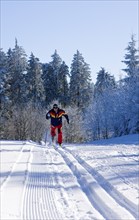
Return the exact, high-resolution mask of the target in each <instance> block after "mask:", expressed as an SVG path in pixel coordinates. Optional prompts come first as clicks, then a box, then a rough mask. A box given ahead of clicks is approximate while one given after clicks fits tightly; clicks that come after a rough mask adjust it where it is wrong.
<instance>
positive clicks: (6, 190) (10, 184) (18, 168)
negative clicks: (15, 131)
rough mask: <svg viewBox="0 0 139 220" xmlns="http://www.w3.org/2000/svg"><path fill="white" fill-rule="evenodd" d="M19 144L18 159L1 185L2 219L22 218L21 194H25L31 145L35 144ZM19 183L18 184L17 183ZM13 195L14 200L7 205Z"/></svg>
mask: <svg viewBox="0 0 139 220" xmlns="http://www.w3.org/2000/svg"><path fill="white" fill-rule="evenodd" d="M18 145H20V146H21V148H20V150H17V153H18V154H17V155H16V156H17V159H16V161H15V162H14V163H13V165H12V167H11V171H10V172H8V173H7V176H6V178H5V179H4V181H3V182H2V185H1V201H2V203H1V210H2V213H1V219H11V220H13V219H20V217H21V207H22V198H23V197H22V196H21V195H23V187H24V183H25V180H26V175H27V164H28V161H29V158H30V154H29V152H31V147H33V146H29V145H26V144H25V143H24V142H22V143H20V144H18ZM9 146H10V145H9ZM9 152H10V151H9ZM15 177H16V180H15ZM17 183H18V186H17V185H16V184H17ZM15 194H16V197H15ZM12 197H13V200H14V202H13V203H12V204H11V205H10V206H8V207H7V201H10V200H11V198H12ZM17 206H18V208H17ZM19 210H20V211H19Z"/></svg>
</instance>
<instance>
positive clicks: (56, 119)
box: [46, 104, 69, 146]
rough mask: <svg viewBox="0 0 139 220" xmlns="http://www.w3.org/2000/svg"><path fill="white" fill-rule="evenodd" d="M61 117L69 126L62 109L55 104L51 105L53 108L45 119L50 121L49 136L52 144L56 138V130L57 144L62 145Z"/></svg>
mask: <svg viewBox="0 0 139 220" xmlns="http://www.w3.org/2000/svg"><path fill="white" fill-rule="evenodd" d="M62 116H64V117H65V118H66V120H67V123H68V124H69V117H68V115H67V114H66V113H65V111H64V110H63V109H60V108H59V107H58V105H57V104H54V105H53V108H52V109H51V110H50V111H49V112H48V113H47V114H46V119H51V136H52V142H53V141H54V137H55V136H56V130H58V144H59V145H60V146H61V144H62Z"/></svg>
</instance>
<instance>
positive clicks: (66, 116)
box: [63, 113, 69, 124]
mask: <svg viewBox="0 0 139 220" xmlns="http://www.w3.org/2000/svg"><path fill="white" fill-rule="evenodd" d="M63 116H64V117H65V118H66V120H67V123H68V124H69V117H68V115H67V114H66V113H65V114H64V115H63Z"/></svg>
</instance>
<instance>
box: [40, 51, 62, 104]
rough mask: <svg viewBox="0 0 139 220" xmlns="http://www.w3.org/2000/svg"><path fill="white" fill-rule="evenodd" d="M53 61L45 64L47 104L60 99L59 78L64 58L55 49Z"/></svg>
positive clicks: (44, 76) (44, 79) (44, 78)
mask: <svg viewBox="0 0 139 220" xmlns="http://www.w3.org/2000/svg"><path fill="white" fill-rule="evenodd" d="M51 57H52V61H51V62H50V63H48V64H44V65H43V68H42V69H43V76H42V78H43V84H44V89H45V106H47V105H49V104H50V103H51V102H52V101H53V100H57V99H58V86H59V85H58V78H59V69H60V66H61V64H62V59H61V58H60V56H59V55H58V53H57V51H56V50H55V52H54V54H53V55H52V56H51Z"/></svg>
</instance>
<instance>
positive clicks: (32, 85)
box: [26, 53, 44, 106]
mask: <svg viewBox="0 0 139 220" xmlns="http://www.w3.org/2000/svg"><path fill="white" fill-rule="evenodd" d="M26 83H27V98H28V101H29V102H32V103H33V106H39V105H42V103H43V101H44V87H43V82H42V65H41V63H40V62H39V59H38V58H36V57H35V56H34V55H33V53H31V55H30V59H29V61H28V69H27V74H26Z"/></svg>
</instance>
